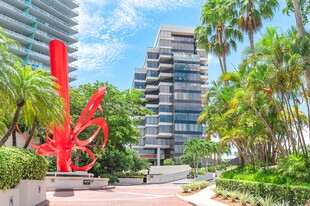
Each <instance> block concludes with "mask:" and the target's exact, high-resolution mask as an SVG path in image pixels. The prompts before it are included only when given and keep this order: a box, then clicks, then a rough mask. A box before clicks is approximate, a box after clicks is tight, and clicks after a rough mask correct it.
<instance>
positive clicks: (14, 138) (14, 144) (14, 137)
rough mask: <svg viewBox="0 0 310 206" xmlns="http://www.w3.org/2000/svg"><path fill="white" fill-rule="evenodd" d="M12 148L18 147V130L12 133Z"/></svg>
mask: <svg viewBox="0 0 310 206" xmlns="http://www.w3.org/2000/svg"><path fill="white" fill-rule="evenodd" d="M12 146H13V147H16V146H17V142H16V129H14V130H13V132H12Z"/></svg>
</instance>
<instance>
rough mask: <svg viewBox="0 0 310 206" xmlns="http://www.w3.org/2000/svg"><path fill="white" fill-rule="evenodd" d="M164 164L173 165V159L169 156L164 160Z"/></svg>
mask: <svg viewBox="0 0 310 206" xmlns="http://www.w3.org/2000/svg"><path fill="white" fill-rule="evenodd" d="M164 165H174V161H173V159H171V158H168V159H165V160H164Z"/></svg>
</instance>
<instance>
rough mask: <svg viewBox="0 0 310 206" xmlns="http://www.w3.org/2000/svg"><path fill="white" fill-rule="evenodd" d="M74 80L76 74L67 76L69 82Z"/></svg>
mask: <svg viewBox="0 0 310 206" xmlns="http://www.w3.org/2000/svg"><path fill="white" fill-rule="evenodd" d="M75 80H77V76H76V75H73V74H72V75H70V76H69V82H73V81H75Z"/></svg>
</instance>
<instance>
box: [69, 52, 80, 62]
mask: <svg viewBox="0 0 310 206" xmlns="http://www.w3.org/2000/svg"><path fill="white" fill-rule="evenodd" d="M77 60H78V56H77V55H74V54H69V55H68V62H69V63H71V62H75V61H77Z"/></svg>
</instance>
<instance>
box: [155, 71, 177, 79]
mask: <svg viewBox="0 0 310 206" xmlns="http://www.w3.org/2000/svg"><path fill="white" fill-rule="evenodd" d="M172 77H173V74H171V73H163V72H161V73H159V75H158V79H159V80H164V79H169V78H172Z"/></svg>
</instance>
